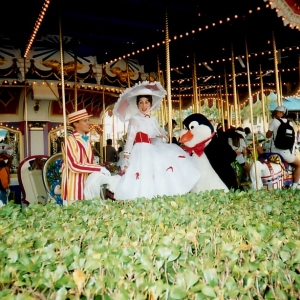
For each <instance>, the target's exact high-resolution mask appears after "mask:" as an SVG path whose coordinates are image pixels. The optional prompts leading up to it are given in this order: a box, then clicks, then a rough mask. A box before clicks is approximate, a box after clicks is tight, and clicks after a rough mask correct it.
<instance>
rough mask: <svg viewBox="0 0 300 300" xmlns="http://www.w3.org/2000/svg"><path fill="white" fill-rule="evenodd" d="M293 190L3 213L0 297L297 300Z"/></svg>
mask: <svg viewBox="0 0 300 300" xmlns="http://www.w3.org/2000/svg"><path fill="white" fill-rule="evenodd" d="M299 195H300V194H299V192H298V191H292V190H274V191H272V192H266V191H258V192H254V191H247V192H240V191H237V192H235V193H234V192H229V193H227V194H226V193H223V192H220V191H211V192H206V193H200V194H188V195H185V196H181V197H166V198H158V199H154V200H152V201H147V200H143V199H138V200H136V201H133V202H127V203H124V202H118V201H116V202H111V201H105V202H101V201H100V200H91V201H82V202H78V203H76V204H72V205H69V206H64V207H60V206H57V205H55V204H47V205H45V206H42V205H33V206H29V207H28V208H26V209H23V210H20V208H19V206H17V205H14V204H13V203H10V204H9V205H6V206H4V207H3V208H2V209H0V232H1V241H0V255H1V258H0V260H1V263H0V299H2V300H8V299H26V300H27V299H114V300H122V299H124V300H128V299H151V300H154V299H300V275H299V272H300V222H299V210H300V200H299Z"/></svg>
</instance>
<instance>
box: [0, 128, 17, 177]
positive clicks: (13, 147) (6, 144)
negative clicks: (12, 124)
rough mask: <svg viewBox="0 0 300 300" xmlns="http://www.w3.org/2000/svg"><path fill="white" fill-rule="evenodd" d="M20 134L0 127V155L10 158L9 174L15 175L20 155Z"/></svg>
mask: <svg viewBox="0 0 300 300" xmlns="http://www.w3.org/2000/svg"><path fill="white" fill-rule="evenodd" d="M22 149H23V145H22V133H21V131H19V130H15V129H12V128H8V127H6V126H1V125H0V154H1V153H7V154H9V155H11V156H12V165H11V168H10V174H11V175H12V174H15V175H16V174H17V173H18V167H19V164H20V160H22V159H23V157H22V156H23V153H22Z"/></svg>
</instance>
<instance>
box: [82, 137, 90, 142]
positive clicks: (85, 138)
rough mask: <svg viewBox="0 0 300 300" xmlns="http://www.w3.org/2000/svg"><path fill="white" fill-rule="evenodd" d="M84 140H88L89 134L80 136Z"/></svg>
mask: <svg viewBox="0 0 300 300" xmlns="http://www.w3.org/2000/svg"><path fill="white" fill-rule="evenodd" d="M81 137H82V138H83V140H84V141H86V142H88V141H89V136H88V135H82V136H81Z"/></svg>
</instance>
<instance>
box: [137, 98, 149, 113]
mask: <svg viewBox="0 0 300 300" xmlns="http://www.w3.org/2000/svg"><path fill="white" fill-rule="evenodd" d="M150 108H151V102H150V101H149V100H148V99H147V98H146V97H141V98H140V100H139V102H138V109H139V111H140V112H141V113H142V114H144V115H147V114H149V112H150Z"/></svg>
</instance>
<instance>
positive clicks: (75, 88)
mask: <svg viewBox="0 0 300 300" xmlns="http://www.w3.org/2000/svg"><path fill="white" fill-rule="evenodd" d="M74 59H75V70H74V106H75V111H77V55H74Z"/></svg>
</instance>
